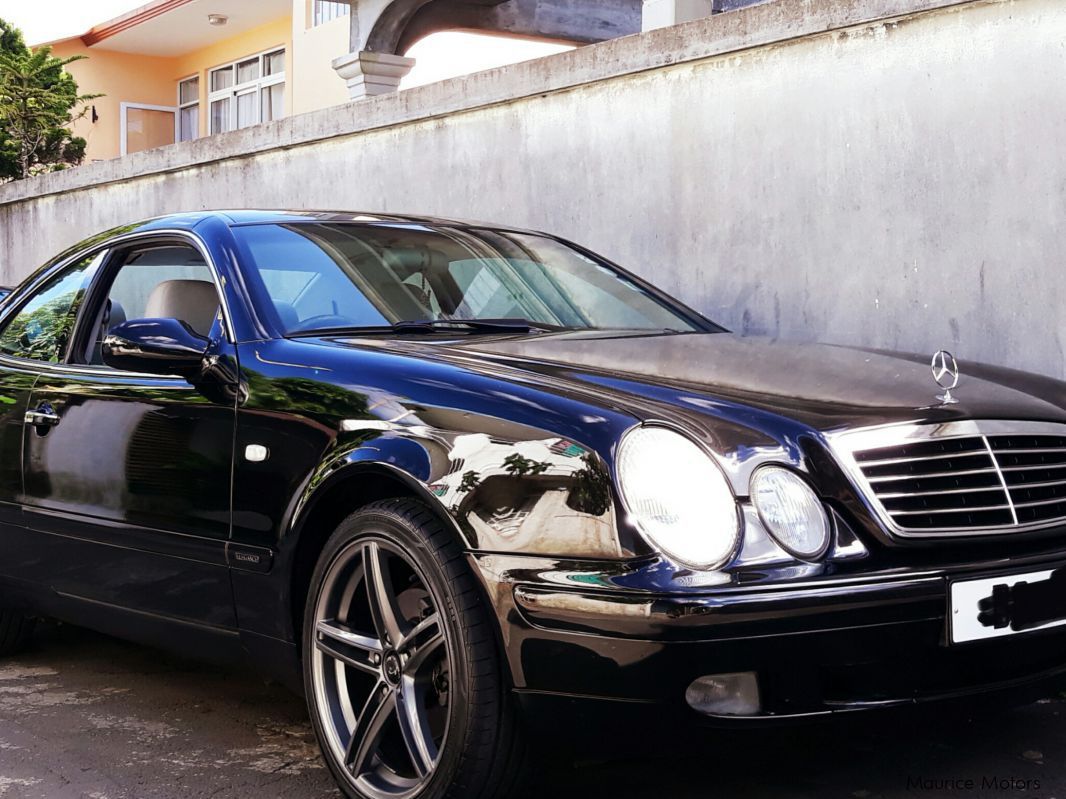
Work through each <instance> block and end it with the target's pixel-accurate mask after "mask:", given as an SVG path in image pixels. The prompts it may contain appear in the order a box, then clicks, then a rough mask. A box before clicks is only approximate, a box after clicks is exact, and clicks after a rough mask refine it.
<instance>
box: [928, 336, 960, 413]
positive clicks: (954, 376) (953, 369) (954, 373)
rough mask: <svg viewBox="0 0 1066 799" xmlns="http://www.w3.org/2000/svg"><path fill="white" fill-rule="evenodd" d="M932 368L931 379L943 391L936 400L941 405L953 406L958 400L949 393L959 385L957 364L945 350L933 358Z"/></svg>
mask: <svg viewBox="0 0 1066 799" xmlns="http://www.w3.org/2000/svg"><path fill="white" fill-rule="evenodd" d="M932 367H933V379H934V380H935V381H936V384H937V385H938V386H940V387H941V388H942V389H944V393H943V394H938V395H937V399H938V400H940V402H941V404H942V405H955V404H956V403H958V400H957V399H955V398H954V397H953V396H952V395H951V392H952V391H953V390H955V388H957V387H958V385H959V362H958V361H956V360H955V356H954V355H952V354H951V353H950V352H948V351H947V350H940V351H939V352H937V354H936V355H934V356H933V362H932Z"/></svg>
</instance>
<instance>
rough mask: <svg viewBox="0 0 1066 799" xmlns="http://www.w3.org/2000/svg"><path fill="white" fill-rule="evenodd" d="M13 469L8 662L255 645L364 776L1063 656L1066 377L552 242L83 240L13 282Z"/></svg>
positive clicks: (348, 778)
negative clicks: (551, 729) (740, 320)
mask: <svg viewBox="0 0 1066 799" xmlns="http://www.w3.org/2000/svg"><path fill="white" fill-rule="evenodd" d="M14 266H15V267H16V268H18V267H19V266H21V265H14ZM0 454H2V456H0V606H2V607H3V608H4V609H3V610H2V611H0V649H2V651H3V652H4V653H10V652H13V651H14V650H15V649H17V648H18V647H19V646H20V645H21V644H23V643H24V642H25V640H26V638H27V636H28V635H29V632H30V630H31V627H32V619H33V618H35V617H39V616H40V617H54V618H59V619H63V620H66V621H69V622H72V623H76V624H82V625H85V626H89V627H94V628H96V629H99V630H103V631H105V632H109V633H112V634H116V635H121V636H125V637H128V638H131V639H136V640H139V641H143V642H145V643H149V644H155V645H161V646H166V647H173V648H177V649H179V650H180V651H182V652H184V653H187V654H192V655H196V656H203V657H215V658H224V659H243V660H244V661H245V662H247V663H248V664H250V665H251V666H252V667H254V668H256V669H259V670H261V671H263V672H265V673H268V674H270V675H273V676H275V677H277V678H279V679H282V680H285V681H287V682H288V683H289V684H290V685H292V686H293V687H295V688H297V689H299V690H302V691H304V693H305V694H306V697H307V702H308V706H309V709H310V714H311V718H312V720H313V723H314V727H315V731H316V732H317V734H318V737H319V740H320V742H321V745H322V751H323V754H324V756H325V759H326V761H327V763H328V764H329V767H330V768H331V769H332V771H333V773H334V775H335V776H336V778H337V781H338V783H339V784H340V786H341V787H342V789H343V790H344V791H345V792H347V794H348V795H350V796H353V797H369V798H371V799H381V798H382V797H410V798H411V799H415V798H417V799H427V798H429V797H434V798H440V797H445V796H447V797H485V798H486V799H487V797H494V796H501V795H507V794H508V793H509V792H510V791H511V789H512V783H513V781H514V780H516V779H518V777H519V775H520V773H521V770H520V769H519V768H518V765H519V764H520V762H521V761H522V759H523V752H524V750H525V747H524V744H523V733H524V731H525V730H527V729H531V728H532V729H535V728H536V727H535V726H534V725H536V724H543V723H545V720H546V721H547V723H548V724H549V725H551V724H554V725H555V726H556V728H557V729H558V728H559V727H560V725H567V724H568V723H569V720H571V719H574V718H577V717H578V716H579V715H581V716H582V717H583V718H586V719H588V718H593V719H594V718H601V717H602V718H606V717H608V716H610V717H617V716H618V715H619V714H620V715H621V716H622V717H623V718H625V717H627V716H629V715H631V714H632V715H635V714H638V713H639V712H640V711H641V710H642V709H648V708H652V709H653V710H654V714H655V715H656V716H657V717H659V718H662V719H670V720H671V723H678V724H680V723H683V722H685V721H704V722H711V723H716V724H733V725H736V724H747V725H751V724H756V723H760V722H770V721H774V720H780V719H793V718H804V717H817V716H827V715H830V714H835V713H846V712H854V711H859V710H864V709H869V708H875V707H886V706H896V705H904V704H913V703H920V702H926V701H934V700H949V699H957V698H966V697H978V696H982V697H983V696H993V695H994V696H1004V697H1009V698H1012V699H1019V698H1026V697H1036V696H1039V695H1040V693H1041V692H1042V691H1048V690H1050V689H1051V688H1052V687H1053V686H1055V685H1056V684H1057V683H1058V682H1059V680H1060V678H1061V676H1062V675H1063V674H1064V673H1066V585H1064V584H1066V384H1063V383H1061V382H1058V381H1056V380H1053V379H1051V378H1046V377H1038V376H1035V375H1030V374H1024V373H1021V372H1017V371H1012V370H1008V369H1001V368H993V367H989V366H982V365H979V364H976V363H967V364H965V366H964V368H963V370H962V375H961V378H960V375H959V367H958V364H957V363H956V361H955V360H954V358H952V357H951V356H950V355H948V354H947V353H944V352H940V353H937V355H936V356H935V357H934V359H933V364H932V369H930V363H929V361H928V359H927V358H925V357H917V356H910V355H902V354H898V353H888V352H875V351H866V350H854V349H848V348H844V347H837V346H822V345H806V346H805V345H795V344H787V343H783V342H778V341H769V340H760V339H746V338H738V337H734V336H733V335H730V334H729V333H728V332H726V331H724V330H723V329H721V328H720V327H718V326H717V325H715V324H713V323H712V322H709V321H708V320H707V319H705V318H704V317H702V316H701V315H700V314H698V313H696V312H695V311H693V310H691V309H689V308H686V307H684V306H683V305H681V304H680V303H678V302H677V301H676V300H673V299H671V298H670V297H668V296H666V295H664V294H663V293H662V292H660V291H658V290H656V289H655V288H653V287H652V286H650V285H648V284H647V283H645V282H644V281H642V280H640V279H638V278H637V277H634V276H633V275H630V274H628V273H626V272H624V271H622V270H621V269H619V268H618V267H616V266H614V265H613V264H610V263H608V262H607V261H605V260H604V259H602V258H600V257H598V256H596V255H594V254H593V253H591V252H589V251H587V250H585V249H582V248H581V247H578V246H576V245H574V244H570V243H568V242H566V241H563V240H561V239H559V238H556V237H554V236H550V235H545V234H542V233H533V232H529V231H524V230H516V229H512V228H507V227H502V226H497V225H484V224H474V223H457V222H449V221H444V220H439V219H426V218H416V217H398V216H381V215H364V214H353V213H302V212H266V211H262V212H258V211H236V212H208V213H196V214H186V215H175V216H168V217H165V218H160V219H156V220H152V221H150V222H146V223H142V224H137V225H131V226H129V227H125V228H121V229H118V230H113V231H110V232H108V233H105V234H103V235H100V236H97V237H95V238H93V239H90V240H89V241H86V242H84V243H82V244H80V245H78V246H76V247H74V248H73V249H71V250H68V251H67V252H65V253H64V254H62V255H60V256H59V257H58V258H56V259H55V260H54V261H52V262H51V263H49V264H47V265H46V266H44V267H43V268H42V269H40V270H39V271H37V272H36V273H35V274H33V275H32V276H31V277H30V278H28V279H27V280H26V281H25V282H24V283H23V284H22V285H21V286H19V287H18V288H16V289H15V290H14V291H13V292H12V294H11V295H10V296H9V297H8V298H7V299H6V300H5V301H4V302H3V304H2V305H0Z"/></svg>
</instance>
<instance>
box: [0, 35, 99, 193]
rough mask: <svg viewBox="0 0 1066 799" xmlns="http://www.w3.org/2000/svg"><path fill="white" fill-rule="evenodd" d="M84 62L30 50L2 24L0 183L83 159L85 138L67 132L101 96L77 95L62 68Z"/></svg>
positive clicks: (47, 48) (64, 166) (43, 49)
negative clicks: (93, 100) (88, 104)
mask: <svg viewBox="0 0 1066 799" xmlns="http://www.w3.org/2000/svg"><path fill="white" fill-rule="evenodd" d="M82 58H84V56H74V57H71V58H56V57H55V56H53V55H52V50H51V48H50V47H40V48H38V49H37V50H30V49H29V48H28V47H27V46H26V43H25V42H24V41H23V38H22V34H21V32H19V30H18V29H17V28H14V27H12V26H11V25H10V24H8V23H6V22H4V21H3V20H0V180H20V179H22V178H27V177H30V176H31V175H36V174H39V173H41V172H53V171H55V170H58V169H65V168H66V167H68V166H76V165H77V164H80V163H81V162H82V160H83V159H84V158H85V139H82V138H80V137H78V136H75V135H74V134H73V132H72V131H71V129H70V128H71V125H72V124H73V123H74V122H75V121H76V120H78V119H80V118H81V117H82V116H84V115H85V113H86V111H87V110H88V106H87V105H86V103H87V102H88V101H89V100H92V99H94V98H96V97H99V96H100V95H90V94H79V93H78V84H77V83H76V82H75V80H74V78H73V76H71V74H70V73H69V72H67V71H66V69H65V68H66V66H67V65H68V64H71V63H73V62H74V61H78V60H80V59H82Z"/></svg>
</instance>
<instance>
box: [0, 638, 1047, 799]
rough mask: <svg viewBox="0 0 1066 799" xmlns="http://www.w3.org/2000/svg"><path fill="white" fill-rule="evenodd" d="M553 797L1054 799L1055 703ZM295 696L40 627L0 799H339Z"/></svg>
mask: <svg viewBox="0 0 1066 799" xmlns="http://www.w3.org/2000/svg"><path fill="white" fill-rule="evenodd" d="M534 793H535V794H536V795H538V796H545V797H549V796H550V797H552V798H553V799H555V798H556V797H563V798H565V797H597V796H611V797H613V798H614V799H636V798H637V797H640V798H641V799H646V798H654V799H659V798H660V797H671V798H673V797H676V798H677V799H687V798H689V797H728V798H729V799H732V798H733V797H738V796H745V797H749V796H766V797H812V798H813V797H818V798H819V799H821V798H822V797H851V798H852V799H874V798H875V797H903V796H922V797H940V796H952V797H1015V796H1028V797H1041V799H1051V798H1052V797H1061V798H1062V799H1066V702H1064V701H1063V700H1062V699H1059V698H1054V699H1049V700H1045V701H1043V702H1041V703H1039V704H1036V705H1032V706H1030V707H1027V708H1022V709H1019V710H1014V711H1002V712H998V713H992V714H989V715H979V716H975V717H972V718H967V717H965V716H959V715H955V714H952V715H944V716H943V717H933V718H928V717H921V719H920V720H919V719H915V718H911V717H903V718H893V719H891V720H884V721H879V722H865V723H862V724H854V723H853V724H849V725H843V724H830V725H823V726H819V727H815V728H804V729H791V730H782V731H777V732H774V733H770V734H767V733H760V734H750V733H746V734H744V735H716V736H714V737H713V738H710V739H708V741H707V742H706V746H705V747H704V749H703V751H702V752H701V753H700V754H699V755H692V754H684V755H677V756H674V757H671V758H663V757H657V758H653V759H638V758H632V757H627V758H626V759H625V760H624V761H614V762H602V761H601V762H580V763H576V764H574V763H558V764H555V765H552V766H549V767H546V768H540V769H538V770H537V776H536V785H535V788H534ZM336 795H337V794H336V792H335V791H334V789H333V787H332V784H331V781H330V778H329V775H328V774H327V772H326V770H325V768H324V767H323V766H322V765H321V763H320V761H319V758H318V752H317V749H316V747H315V744H314V741H313V740H312V737H311V730H310V726H309V724H308V722H307V717H306V713H305V710H304V706H303V702H302V700H300V699H298V698H296V697H294V696H293V695H292V694H290V693H289V692H287V691H286V690H285V689H283V688H280V687H278V686H276V685H271V684H268V683H266V682H264V681H263V680H262V679H259V678H257V677H254V676H253V677H250V676H247V675H245V674H242V673H240V672H239V671H237V670H226V669H221V668H217V667H213V666H203V665H200V664H198V663H194V662H191V661H186V660H183V659H181V658H179V657H174V656H171V655H167V654H162V653H160V652H157V651H155V650H151V649H144V648H140V647H137V646H133V645H130V644H126V643H124V642H121V641H117V640H115V639H112V638H107V637H105V636H101V635H97V634H95V633H90V632H87V631H84V630H80V629H77V628H72V627H61V626H49V627H46V628H44V629H43V630H41V631H40V632H39V633H38V636H37V638H36V640H35V644H34V648H33V650H32V651H31V652H29V653H27V654H24V655H22V656H20V657H18V658H15V659H12V660H7V661H4V662H2V663H0V797H2V798H3V799H21V798H22V797H26V798H27V799H66V798H67V797H85V798H87V799H154V798H155V797H167V799H170V798H171V797H182V798H183V799H184V798H185V797H188V798H189V799H194V798H196V797H245V796H251V797H256V799H273V798H274V797H279V798H280V797H285V798H289V797H292V798H295V797H319V796H336Z"/></svg>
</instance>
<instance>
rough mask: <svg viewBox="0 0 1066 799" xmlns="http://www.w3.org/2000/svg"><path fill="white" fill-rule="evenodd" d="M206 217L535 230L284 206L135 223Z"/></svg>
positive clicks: (234, 221)
mask: <svg viewBox="0 0 1066 799" xmlns="http://www.w3.org/2000/svg"><path fill="white" fill-rule="evenodd" d="M206 219H218V220H220V221H222V222H223V223H225V224H226V225H229V226H231V227H237V226H242V225H265V224H299V223H302V222H319V223H323V222H325V223H337V222H357V223H363V224H371V225H372V224H379V225H420V226H427V227H468V228H490V229H492V230H505V231H511V232H515V233H530V232H534V231H529V230H525V229H523V228H519V227H514V226H512V225H501V224H498V223H490V222H476V221H472V220H461V219H445V218H442V217H435V216H422V215H416V214H385V213H374V212H363V211H325V210H308V211H293V210H284V209H255V208H242V209H219V210H211V211H193V212H189V213H179V214H167V215H165V216H158V217H155V218H153V219H148V220H145V221H144V222H141V223H140V224H138V225H136V226H135V227H138V228H145V227H148V228H159V227H163V226H179V227H183V228H184V227H195V226H196V225H197V224H199V223H200V222H203V221H204V220H206Z"/></svg>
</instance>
